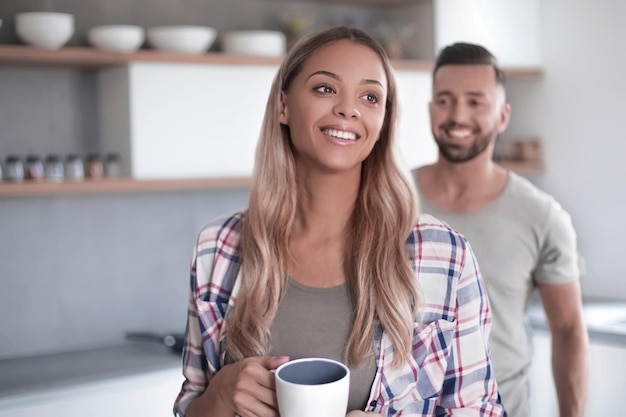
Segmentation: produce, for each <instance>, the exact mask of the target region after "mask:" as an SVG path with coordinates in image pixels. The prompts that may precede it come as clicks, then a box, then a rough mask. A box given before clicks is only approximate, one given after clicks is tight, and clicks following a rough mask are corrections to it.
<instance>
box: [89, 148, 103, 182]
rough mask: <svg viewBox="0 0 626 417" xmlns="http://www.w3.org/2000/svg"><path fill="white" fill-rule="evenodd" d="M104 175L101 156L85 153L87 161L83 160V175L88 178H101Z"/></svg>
mask: <svg viewBox="0 0 626 417" xmlns="http://www.w3.org/2000/svg"><path fill="white" fill-rule="evenodd" d="M103 175H104V163H103V162H102V158H100V155H97V154H93V153H92V154H89V155H87V161H86V162H85V176H86V177H87V178H89V179H98V178H102V176H103Z"/></svg>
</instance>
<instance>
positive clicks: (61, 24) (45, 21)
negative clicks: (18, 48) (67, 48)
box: [15, 12, 74, 50]
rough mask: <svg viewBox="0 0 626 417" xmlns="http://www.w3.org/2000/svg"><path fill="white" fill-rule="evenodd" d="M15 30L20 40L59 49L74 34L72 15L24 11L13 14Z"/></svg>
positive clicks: (40, 46)
mask: <svg viewBox="0 0 626 417" xmlns="http://www.w3.org/2000/svg"><path fill="white" fill-rule="evenodd" d="M15 32H16V33H17V36H18V37H19V38H20V40H22V42H24V43H26V44H28V45H32V46H37V47H39V48H44V49H53V50H54V49H59V48H61V47H62V46H63V45H65V44H66V43H67V42H68V41H69V40H70V38H71V37H72V35H73V34H74V15H72V14H69V13H57V12H24V13H18V14H17V15H15Z"/></svg>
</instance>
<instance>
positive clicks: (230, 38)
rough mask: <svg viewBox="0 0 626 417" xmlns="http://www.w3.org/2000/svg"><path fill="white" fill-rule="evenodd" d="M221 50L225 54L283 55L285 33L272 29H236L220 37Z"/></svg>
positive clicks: (285, 41) (284, 50)
mask: <svg viewBox="0 0 626 417" xmlns="http://www.w3.org/2000/svg"><path fill="white" fill-rule="evenodd" d="M222 50H223V51H224V52H225V53H227V54H237V55H255V56H270V57H279V56H283V55H285V52H286V50H287V40H286V38H285V34H284V33H282V32H278V31H273V30H238V31H232V32H227V33H225V34H224V36H223V37H222Z"/></svg>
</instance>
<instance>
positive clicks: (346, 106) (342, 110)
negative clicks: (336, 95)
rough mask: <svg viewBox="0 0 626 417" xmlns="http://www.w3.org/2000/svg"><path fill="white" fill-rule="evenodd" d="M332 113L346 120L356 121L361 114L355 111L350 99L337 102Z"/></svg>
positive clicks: (357, 110) (354, 105) (355, 108)
mask: <svg viewBox="0 0 626 417" xmlns="http://www.w3.org/2000/svg"><path fill="white" fill-rule="evenodd" d="M334 112H335V114H336V115H338V116H340V117H343V118H346V119H358V118H360V117H361V112H360V111H359V109H357V106H356V104H355V103H354V101H353V100H350V99H344V100H339V101H338V102H337V103H336V104H335V108H334Z"/></svg>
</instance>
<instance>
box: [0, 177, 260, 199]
mask: <svg viewBox="0 0 626 417" xmlns="http://www.w3.org/2000/svg"><path fill="white" fill-rule="evenodd" d="M250 184H251V179H250V177H223V178H190V179H167V180H135V179H132V178H127V177H120V178H105V179H101V180H84V181H65V182H45V181H44V182H33V181H23V182H19V183H10V182H0V197H26V196H50V195H71V194H119V193H122V194H124V193H142V192H175V191H191V190H218V189H226V188H247V187H249V186H250Z"/></svg>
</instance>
